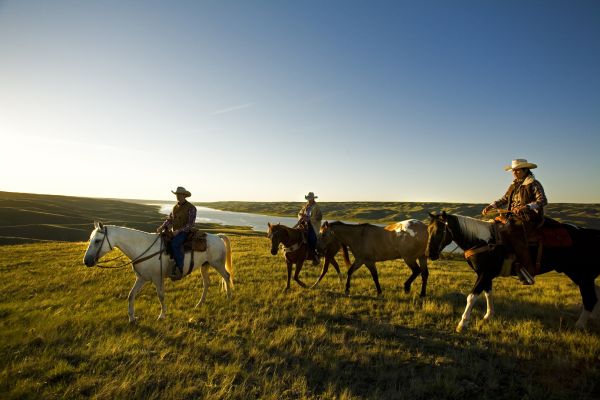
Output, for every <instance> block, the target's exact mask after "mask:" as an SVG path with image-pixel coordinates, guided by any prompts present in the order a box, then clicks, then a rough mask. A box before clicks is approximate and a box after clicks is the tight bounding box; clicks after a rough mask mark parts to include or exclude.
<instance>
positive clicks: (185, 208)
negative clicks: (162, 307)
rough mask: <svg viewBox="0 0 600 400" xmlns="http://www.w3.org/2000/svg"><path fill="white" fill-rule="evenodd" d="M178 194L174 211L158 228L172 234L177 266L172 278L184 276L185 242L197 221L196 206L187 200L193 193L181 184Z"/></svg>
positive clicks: (172, 246) (173, 251)
mask: <svg viewBox="0 0 600 400" xmlns="http://www.w3.org/2000/svg"><path fill="white" fill-rule="evenodd" d="M171 193H173V194H174V195H176V196H177V204H175V206H174V207H173V211H172V212H171V214H169V217H168V218H167V219H166V220H165V222H163V224H162V225H161V226H160V227H159V228H158V229H157V230H156V231H157V232H159V233H160V232H163V231H166V232H167V234H169V236H171V238H172V239H171V243H170V246H171V251H172V254H173V258H174V259H175V266H176V268H174V269H173V271H171V274H170V275H169V277H170V278H172V279H180V278H181V277H182V276H183V259H184V251H183V243H184V242H185V240H186V239H187V237H188V234H189V232H190V231H191V230H192V228H193V227H194V222H195V221H196V207H195V206H194V205H193V204H192V203H190V202H189V201H187V198H188V197H190V196H191V195H192V194H191V193H190V192H188V191H187V190H185V188H183V187H181V186H179V187H178V188H177V190H175V191H174V192H173V191H171Z"/></svg>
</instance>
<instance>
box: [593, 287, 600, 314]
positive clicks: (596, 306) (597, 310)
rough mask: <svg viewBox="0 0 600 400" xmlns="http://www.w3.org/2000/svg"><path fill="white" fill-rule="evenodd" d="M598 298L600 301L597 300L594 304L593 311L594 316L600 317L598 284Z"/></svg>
mask: <svg viewBox="0 0 600 400" xmlns="http://www.w3.org/2000/svg"><path fill="white" fill-rule="evenodd" d="M596 298H597V299H599V301H597V302H596V305H595V306H594V311H592V318H596V319H597V318H600V286H596Z"/></svg>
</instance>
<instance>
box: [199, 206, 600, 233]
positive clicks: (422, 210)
mask: <svg viewBox="0 0 600 400" xmlns="http://www.w3.org/2000/svg"><path fill="white" fill-rule="evenodd" d="M197 204H200V205H203V206H206V207H211V208H217V209H219V210H226V211H240V212H249V213H257V214H267V215H280V216H285V217H295V216H296V215H297V214H298V211H299V210H300V208H301V207H302V203H299V202H261V203H259V202H243V201H218V202H212V203H197ZM319 205H320V206H321V209H322V211H323V217H324V218H325V219H328V220H345V221H356V222H374V223H390V222H394V221H402V220H405V219H409V218H416V219H420V220H425V219H427V218H428V217H427V213H428V212H437V211H441V210H446V211H447V212H451V213H456V214H462V215H467V216H470V217H477V216H479V215H480V213H481V210H482V209H483V207H484V206H485V204H467V203H409V202H319ZM546 214H547V215H548V216H549V217H552V218H555V219H557V220H559V221H563V222H569V223H573V224H576V225H579V226H585V227H589V228H596V229H600V204H574V203H554V204H550V205H549V206H548V207H547V208H546Z"/></svg>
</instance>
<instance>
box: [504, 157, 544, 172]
mask: <svg viewBox="0 0 600 400" xmlns="http://www.w3.org/2000/svg"><path fill="white" fill-rule="evenodd" d="M521 168H528V169H534V168H537V165H536V164H534V163H530V162H528V161H527V160H525V159H524V158H517V159H516V160H512V163H511V164H510V165H507V166H506V167H504V170H505V171H512V170H514V169H521Z"/></svg>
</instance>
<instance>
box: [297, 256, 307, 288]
mask: <svg viewBox="0 0 600 400" xmlns="http://www.w3.org/2000/svg"><path fill="white" fill-rule="evenodd" d="M303 264H304V260H302V261H298V262H297V263H296V272H294V280H295V281H296V282H297V283H298V285H300V286H302V287H303V288H306V287H307V286H306V283H304V282H302V281H301V280H300V271H302V265H303Z"/></svg>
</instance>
